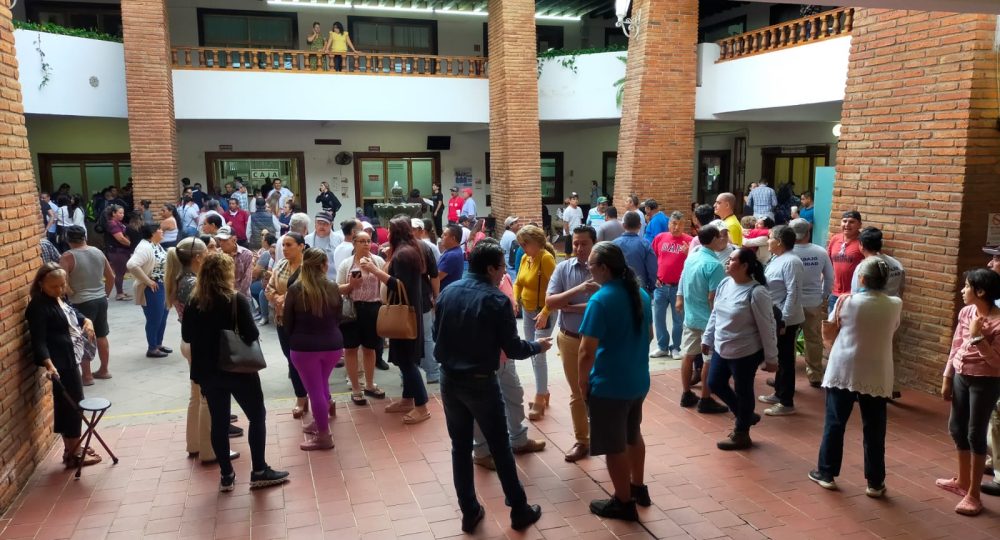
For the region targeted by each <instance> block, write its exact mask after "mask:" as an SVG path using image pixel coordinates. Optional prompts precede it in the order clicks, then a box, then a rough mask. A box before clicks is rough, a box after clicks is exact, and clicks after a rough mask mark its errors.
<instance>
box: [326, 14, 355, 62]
mask: <svg viewBox="0 0 1000 540" xmlns="http://www.w3.org/2000/svg"><path fill="white" fill-rule="evenodd" d="M348 48H350V49H351V52H355V53H356V52H358V50H357V49H355V48H354V43H353V42H351V36H350V34H348V33H347V32H345V31H344V25H342V24H340V23H339V22H335V23H333V29H332V30H330V35H329V37H327V38H326V52H329V53H334V54H333V69H335V70H337V71H340V70H342V69H343V67H344V56H343V55H341V54H340V53H345V52H347V49H348Z"/></svg>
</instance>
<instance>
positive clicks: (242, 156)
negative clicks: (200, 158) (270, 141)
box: [205, 152, 309, 212]
mask: <svg viewBox="0 0 1000 540" xmlns="http://www.w3.org/2000/svg"><path fill="white" fill-rule="evenodd" d="M304 163H305V157H304V154H303V153H302V152H284V153H282V152H275V153H270V152H205V168H206V172H207V174H206V177H207V182H206V183H207V184H208V185H207V186H206V187H205V189H206V190H207V192H208V193H210V194H213V195H215V194H222V193H224V192H225V186H226V184H228V183H230V182H234V181H236V179H237V178H240V179H241V180H242V181H243V183H244V185H246V186H247V191H249V192H250V193H253V192H254V190H261V191H262V192H263V191H264V188H265V187H266V188H267V189H270V186H271V185H272V184H273V183H274V181H275V180H281V184H282V186H283V187H286V188H288V189H290V190H291V191H292V193H293V194H294V195H295V198H294V201H295V203H296V204H298V205H299V209H300V211H303V212H305V211H307V209H306V206H307V204H308V199H309V197H307V196H305V191H304V190H305V185H306V178H305V167H304V165H303V164H304Z"/></svg>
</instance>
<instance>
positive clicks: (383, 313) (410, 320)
mask: <svg viewBox="0 0 1000 540" xmlns="http://www.w3.org/2000/svg"><path fill="white" fill-rule="evenodd" d="M420 279H423V278H422V277H421V278H420ZM388 300H389V302H386V303H385V304H383V305H382V306H381V307H379V308H378V320H377V321H376V323H375V331H376V333H377V334H378V335H379V336H381V337H384V338H389V339H417V312H416V310H415V309H414V307H413V306H412V305H410V299H409V297H408V296H407V294H406V287H404V286H403V282H402V280H400V279H398V278H397V279H396V298H395V300H396V301H397V302H399V303H392V300H391V299H388Z"/></svg>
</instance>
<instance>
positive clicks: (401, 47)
mask: <svg viewBox="0 0 1000 540" xmlns="http://www.w3.org/2000/svg"><path fill="white" fill-rule="evenodd" d="M347 26H348V33H349V34H350V35H351V42H352V43H354V46H355V47H357V48H358V49H359V50H364V51H373V52H377V53H408V54H433V55H436V54H437V53H438V45H437V21H433V20H421V19H392V18H386V17H354V16H351V17H348V18H347Z"/></svg>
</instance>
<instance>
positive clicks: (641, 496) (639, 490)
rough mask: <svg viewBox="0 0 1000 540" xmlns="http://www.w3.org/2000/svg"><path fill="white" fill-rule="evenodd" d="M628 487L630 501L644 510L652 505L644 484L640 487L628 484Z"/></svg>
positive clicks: (647, 487)
mask: <svg viewBox="0 0 1000 540" xmlns="http://www.w3.org/2000/svg"><path fill="white" fill-rule="evenodd" d="M629 487H630V488H631V492H632V499H633V500H634V501H635V504H638V505H639V506H642V507H644V508H649V507H650V506H652V505H653V501H652V500H651V499H650V498H649V486H647V485H646V484H643V485H641V486H637V485H635V484H630V485H629Z"/></svg>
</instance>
